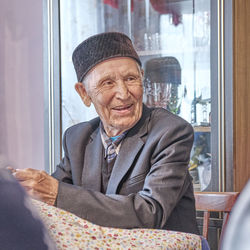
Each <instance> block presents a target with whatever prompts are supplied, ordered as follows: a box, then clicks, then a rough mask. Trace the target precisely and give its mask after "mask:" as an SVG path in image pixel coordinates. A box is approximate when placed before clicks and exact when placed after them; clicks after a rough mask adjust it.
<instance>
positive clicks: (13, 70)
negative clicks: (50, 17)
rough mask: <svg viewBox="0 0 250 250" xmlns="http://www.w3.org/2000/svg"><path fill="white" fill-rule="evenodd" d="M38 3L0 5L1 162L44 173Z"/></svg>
mask: <svg viewBox="0 0 250 250" xmlns="http://www.w3.org/2000/svg"><path fill="white" fill-rule="evenodd" d="M43 78H44V76H43V1H42V0H36V1H34V0H22V1H20V0H1V3H0V142H1V143H0V162H1V163H2V164H11V165H12V166H14V167H16V168H25V167H33V168H37V169H44V149H43V147H44V116H43V112H44V108H43V106H44V105H43V99H44V94H43V93H44V83H43Z"/></svg>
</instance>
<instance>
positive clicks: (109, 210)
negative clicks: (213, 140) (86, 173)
mask: <svg viewBox="0 0 250 250" xmlns="http://www.w3.org/2000/svg"><path fill="white" fill-rule="evenodd" d="M155 129H157V128H155ZM192 143H193V128H192V126H191V125H189V124H188V123H182V125H181V126H173V128H171V129H168V130H167V131H166V132H165V133H164V134H162V135H161V137H160V138H159V140H158V141H157V143H156V144H155V145H154V147H152V149H151V151H152V153H151V157H150V159H151V160H150V161H151V162H150V164H151V168H150V170H149V172H148V174H147V176H146V178H145V181H144V185H143V188H142V190H140V191H139V192H137V193H131V194H129V195H119V194H109V195H105V194H102V193H100V192H96V191H91V190H87V189H85V188H82V187H80V186H76V185H72V177H71V172H70V160H69V157H68V152H67V143H66V139H65V138H64V143H63V145H64V151H65V157H64V159H63V161H62V162H61V164H60V165H59V166H58V167H57V171H56V172H55V173H54V174H53V176H54V177H55V178H57V179H58V180H60V183H59V191H58V197H57V203H56V206H57V207H59V208H62V209H65V210H67V211H69V212H72V213H74V214H76V215H77V216H79V217H81V218H84V219H87V220H89V221H91V222H92V223H95V224H98V225H101V226H109V227H117V228H138V227H140V228H165V227H166V223H167V220H168V218H169V216H170V214H171V212H172V211H173V209H174V208H175V207H176V205H177V204H178V202H179V201H180V199H181V198H182V197H183V195H184V193H185V192H186V191H187V189H188V187H189V186H190V185H192V184H191V179H190V176H189V173H188V168H187V166H188V163H189V155H190V151H191V147H192Z"/></svg>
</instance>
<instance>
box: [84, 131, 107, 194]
mask: <svg viewBox="0 0 250 250" xmlns="http://www.w3.org/2000/svg"><path fill="white" fill-rule="evenodd" d="M102 150H103V145H102V141H101V135H100V132H99V128H98V129H96V130H95V131H94V133H93V134H92V135H91V141H90V142H89V144H88V145H87V146H86V151H85V159H84V167H83V172H82V186H83V187H85V188H88V189H91V190H93V191H101V171H102V155H103V152H102Z"/></svg>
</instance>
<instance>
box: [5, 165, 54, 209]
mask: <svg viewBox="0 0 250 250" xmlns="http://www.w3.org/2000/svg"><path fill="white" fill-rule="evenodd" d="M9 169H10V168H9ZM10 170H11V171H12V174H13V175H14V176H15V177H16V179H17V180H18V181H19V182H20V184H21V185H22V186H23V187H24V188H25V189H26V191H27V192H28V194H29V195H31V196H32V197H33V198H34V199H39V200H41V201H44V202H46V203H47V204H49V205H54V204H55V201H56V197H57V193H58V180H56V179H55V178H53V177H52V176H50V175H48V174H47V173H46V172H44V171H40V170H36V169H32V168H27V169H10Z"/></svg>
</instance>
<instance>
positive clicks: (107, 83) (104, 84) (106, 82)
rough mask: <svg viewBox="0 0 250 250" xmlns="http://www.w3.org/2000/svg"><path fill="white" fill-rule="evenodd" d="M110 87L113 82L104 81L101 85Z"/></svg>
mask: <svg viewBox="0 0 250 250" xmlns="http://www.w3.org/2000/svg"><path fill="white" fill-rule="evenodd" d="M111 85H113V82H112V81H104V82H103V83H102V86H111Z"/></svg>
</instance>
